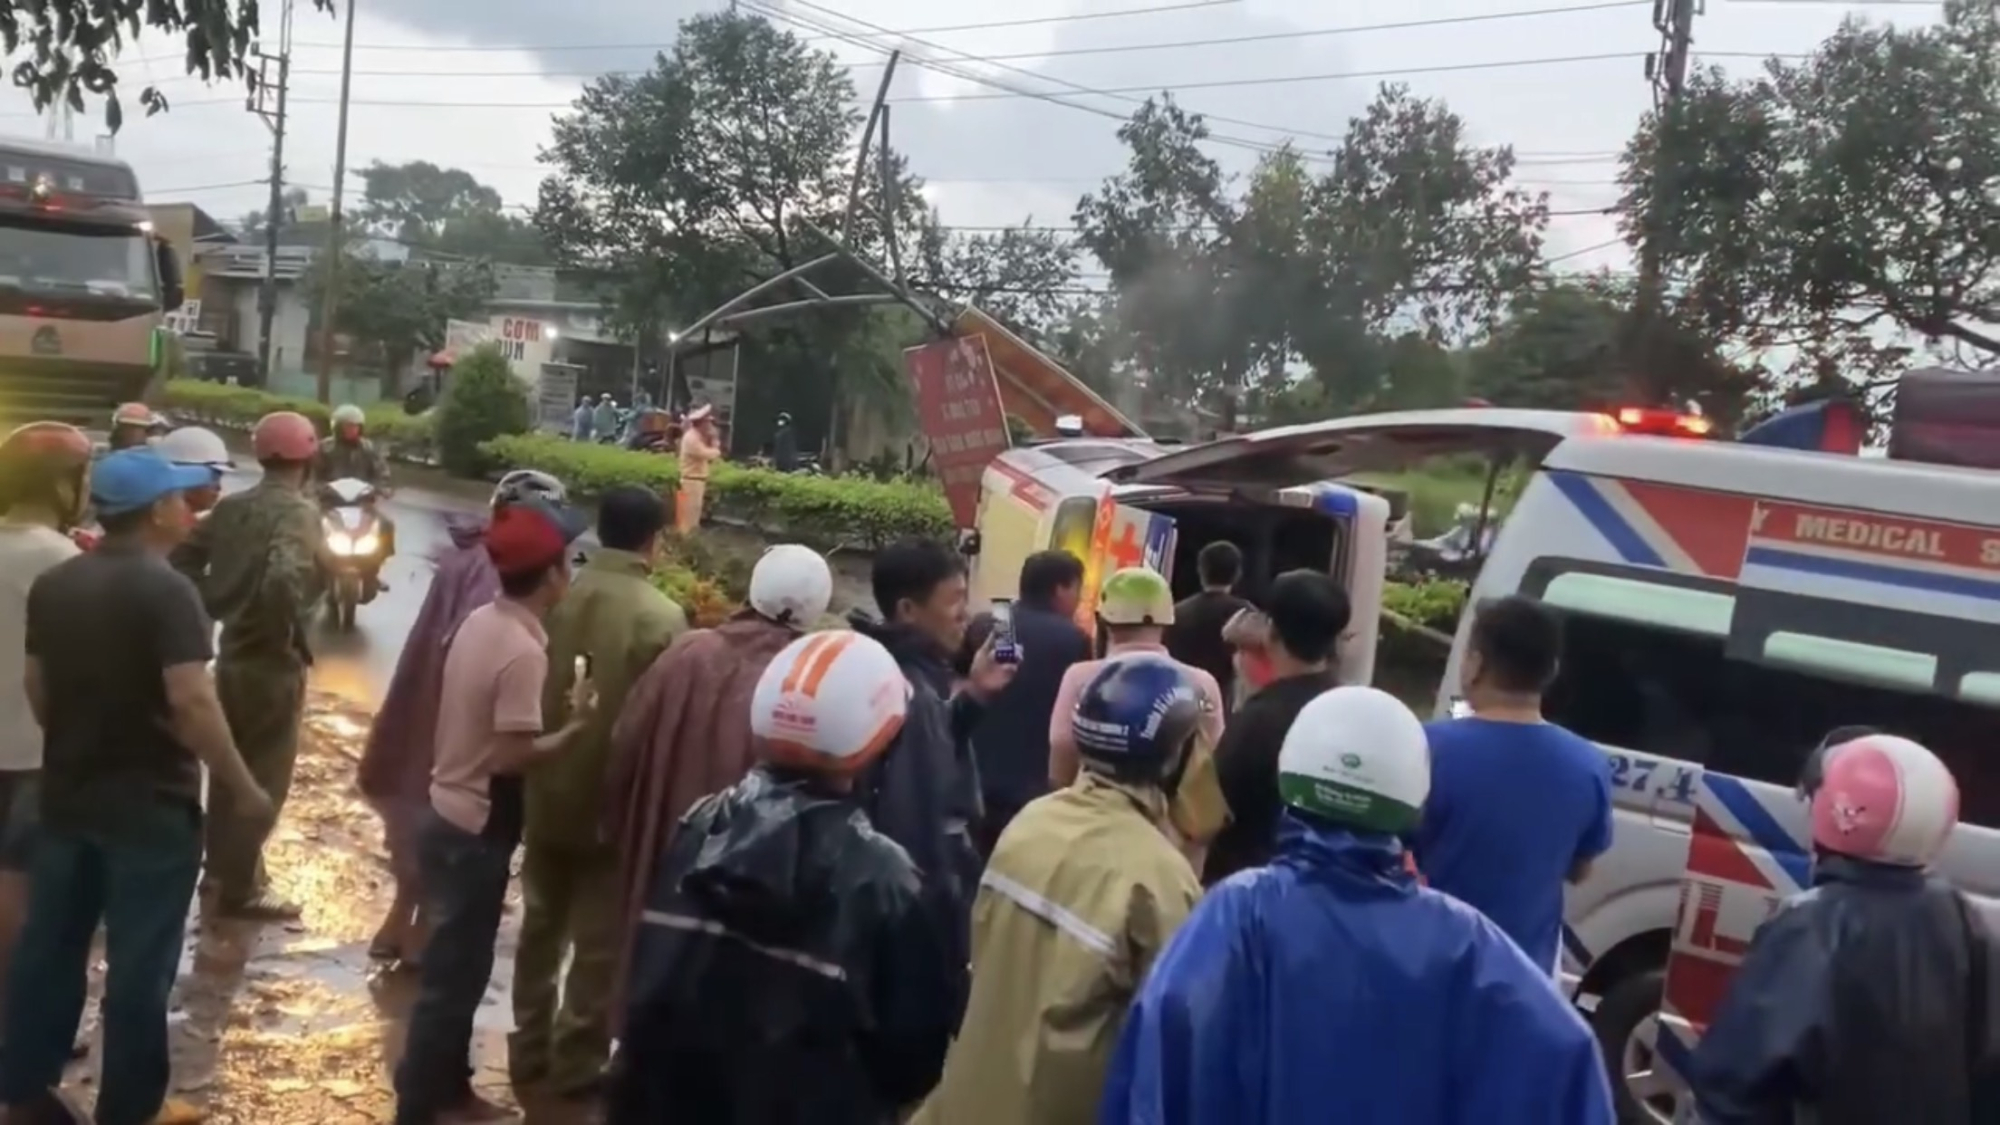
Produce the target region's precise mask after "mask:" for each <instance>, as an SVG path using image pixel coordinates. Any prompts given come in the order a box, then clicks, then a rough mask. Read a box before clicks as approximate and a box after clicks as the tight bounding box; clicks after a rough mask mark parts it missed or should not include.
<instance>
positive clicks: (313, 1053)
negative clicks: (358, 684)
mask: <svg viewBox="0 0 2000 1125" xmlns="http://www.w3.org/2000/svg"><path fill="white" fill-rule="evenodd" d="M366 723H367V715H366V714H365V713H364V712H360V711H358V710H356V709H355V708H353V707H352V706H351V705H347V704H344V703H341V704H335V703H330V702H329V701H328V700H327V699H326V698H325V697H318V698H316V699H315V702H314V705H313V708H312V710H311V712H310V713H309V715H308V718H307V724H306V739H305V745H304V748H303V750H302V752H301V754H300V758H299V764H298V769H297V772H296V775H295V778H294V781H293V786H292V794H291V799H290V800H289V801H288V802H287V805H286V808H285V816H284V819H283V821H282V822H281V823H280V824H279V826H278V830H277V832H275V833H274V834H273V836H272V841H271V844H270V846H269V848H268V849H267V850H266V853H265V854H266V861H267V865H268V867H269V868H270V872H271V878H272V881H273V883H274V884H275V888H276V890H277V891H278V893H279V894H281V895H282V896H284V897H286V898H289V899H291V900H293V901H295V902H298V903H300V904H301V905H302V906H303V907H304V913H303V916H302V917H301V918H300V919H299V920H298V921H296V922H292V923H276V922H273V923H255V922H241V921H234V920H222V919H214V918H209V917H206V916H204V915H203V914H202V913H201V912H200V911H199V909H198V908H197V910H196V912H195V913H194V915H193V917H192V918H191V919H190V925H189V933H188V940H187V943H186V945H185V947H184V948H183V951H182V956H181V976H180V980H179V982H178V984H177V985H176V987H175V991H174V1000H173V1014H172V1017H171V1020H170V1022H171V1029H172V1043H173V1052H174V1093H175V1096H178V1097H181V1098H185V1099H186V1100H188V1101H191V1102H194V1103H195V1104H197V1105H203V1106H206V1107H207V1108H208V1110H209V1117H208V1120H209V1121H210V1122H213V1123H216V1125H350V1123H351V1125H364V1123H365V1125H381V1123H383V1122H386V1121H388V1120H389V1119H390V1118H391V1116H392V1115H393V1110H394V1097H393V1095H392V1094H391V1092H390V1074H391V1072H392V1070H393V1067H394V1065H395V1059H396V1057H397V1055H398V1053H399V1052H400V1051H401V1049H402V1034H403V1021H404V1019H405V1018H406V1017H407V1015H408V1012H409V1008H410V1004H411V1002H412V1000H413V999H414V997H415V993H416V983H417V982H416V974H415V973H414V972H410V971H398V970H394V969H391V968H389V967H386V966H383V965H381V964H378V963H376V962H373V961H371V960H370V959H369V957H368V942H369V939H370V938H371V937H372V936H373V935H374V932H375V929H376V926H377V925H378V924H379V923H380V921H381V919H382V912H383V911H384V910H386V908H387V906H388V903H389V900H390V898H391V897H392V893H393V884H392V881H391V880H390V878H389V872H388V859H387V855H386V853H385V852H384V851H383V849H382V842H381V830H380V825H379V823H378V822H377V820H376V818H375V815H374V813H373V812H372V811H371V810H370V809H369V808H368V806H367V804H366V802H364V801H362V800H361V798H360V797H359V795H358V794H357V793H356V792H355V791H354V764H355V760H356V758H357V757H358V755H359V750H358V747H357V746H355V745H354V743H355V742H356V740H358V739H359V738H360V737H361V736H362V734H363V733H364V732H365V730H366ZM519 917H520V904H519V899H518V892H517V891H510V899H509V903H508V911H507V917H506V920H505V922H504V923H503V927H502V933H501V939H500V948H499V950H498V956H497V957H496V959H495V965H494V971H493V983H492V985H491V986H490V987H489V989H488V991H487V996H486V1002H485V1003H484V1004H483V1005H482V1006H481V1008H480V1011H479V1017H478V1021H477V1025H476V1031H475V1035H474V1062H475V1066H476V1068H477V1071H476V1074H475V1077H474V1082H475V1085H477V1086H478V1087H479V1088H480V1089H481V1091H482V1092H483V1093H485V1094H486V1095H487V1096H488V1097H491V1098H494V1099H495V1100H498V1101H503V1102H507V1101H510V1100H511V1094H510V1091H509V1090H508V1088H507V1076H506V1068H505V1060H506V1032H507V1030H508V1029H509V1028H511V1027H512V1025H513V1015H512V1001H511V997H510V995H509V989H508V985H509V984H510V982H511V981H512V979H513V972H514V960H513V955H514V942H515V935H516V932H517V930H518V925H519ZM91 977H92V981H91V993H92V996H93V998H94V997H95V996H97V995H98V994H99V993H100V991H101V986H102V982H103V962H102V956H101V954H100V956H99V958H98V959H97V960H96V961H95V962H94V963H93V966H92V972H91ZM96 1025H97V1015H96V1011H95V1004H94V1002H93V1005H92V1010H91V1011H90V1012H89V1013H87V1014H86V1016H85V1032H86V1037H87V1039H88V1040H89V1041H90V1042H91V1044H92V1050H91V1052H90V1055H89V1056H88V1057H86V1058H84V1059H82V1060H80V1061H79V1062H78V1063H76V1064H75V1065H74V1066H72V1068H71V1074H70V1078H71V1082H72V1084H73V1085H74V1086H76V1087H78V1088H79V1090H80V1092H84V1093H85V1096H86V1097H87V1096H88V1093H87V1092H88V1091H89V1090H90V1088H91V1087H93V1086H94V1085H95V1081H94V1077H95V1071H96V1066H97V1059H96V1054H97V1052H96V1049H95V1041H96V1038H97V1026H96ZM581 1120H587V1118H578V1117H577V1116H576V1115H575V1114H574V1112H572V1113H570V1114H554V1115H552V1114H550V1113H548V1112H546V1111H543V1110H541V1109H539V1108H537V1109H536V1110H535V1111H534V1112H531V1113H530V1115H529V1121H531V1122H534V1123H536V1125H540V1123H543V1122H547V1123H549V1125H558V1123H563V1125H567V1123H568V1122H570V1121H581Z"/></svg>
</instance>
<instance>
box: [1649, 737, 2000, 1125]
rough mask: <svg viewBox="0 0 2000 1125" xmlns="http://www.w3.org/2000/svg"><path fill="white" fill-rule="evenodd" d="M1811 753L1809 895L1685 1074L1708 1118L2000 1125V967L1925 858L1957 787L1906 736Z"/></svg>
mask: <svg viewBox="0 0 2000 1125" xmlns="http://www.w3.org/2000/svg"><path fill="white" fill-rule="evenodd" d="M1828 742H1830V743H1832V745H1830V746H1823V747H1822V748H1821V749H1820V750H1819V751H1817V752H1815V754H1814V755H1813V757H1812V759H1811V760H1810V761H1809V762H1808V765H1807V768H1806V772H1805V777H1804V778H1803V781H1802V784H1801V789H1802V790H1803V791H1805V795H1806V796H1807V797H1808V798H1809V799H1810V801H1811V806H1812V817H1811V820H1812V843H1813V854H1814V861H1813V873H1812V883H1813V885H1812V888H1811V889H1810V890H1807V891H1806V892H1804V893H1803V894H1800V895H1797V896H1794V897H1793V898H1792V899H1790V900H1789V901H1788V902H1786V903H1785V904H1784V905H1783V906H1781V907H1780V908H1779V910H1778V912H1777V913H1776V914H1775V915H1773V916H1772V917H1771V919H1770V920H1769V921H1767V922H1765V923H1764V925H1763V926H1762V927H1760V928H1759V929H1758V930H1757V934H1756V936H1755V937H1754V938H1753V939H1752V940H1751V942H1750V949H1749V952H1748V953H1747V954H1746V955H1745V956H1744V959H1743V964H1742V966H1741V967H1740V968H1738V969H1737V971H1736V976H1735V979H1734V980H1733V981H1732V982H1731V983H1730V986H1729V991H1728V993H1727V994H1726V995H1725V996H1724V997H1723V1000H1722V1004H1721V1006H1720V1007H1719V1008H1718V1009H1717V1012H1716V1015H1715V1018H1714V1020H1713V1021H1711V1022H1710V1024H1709V1026H1708V1029H1707V1031H1706V1033H1705V1034H1704V1035H1703V1036H1702V1040H1701V1043H1700V1045H1699V1046H1698V1047H1697V1048H1696V1049H1695V1052H1694V1057H1693V1061H1692V1063H1691V1065H1690V1066H1689V1068H1688V1069H1689V1071H1690V1073H1689V1074H1688V1076H1687V1078H1688V1084H1689V1086H1690V1087H1691V1088H1692V1090H1693V1093H1694V1099H1695V1104H1696V1108H1697V1111H1698V1113H1699V1115H1700V1120H1701V1121H1702V1122H1704V1123H1705V1125H1750V1123H1762V1122H1770V1121H1786V1122H1790V1121H1801V1122H1803V1121H1812V1122H1818V1123H1822V1125H1849V1123H1854V1125H1859V1123H1862V1122H1871V1123H1872V1122H1880V1121H1898V1122H1910V1123H1911V1125H1916V1123H1918V1122H1926V1123H1928V1122H1940V1123H1942V1122H1961V1121H1965V1122H1971V1121H1993V1120H2000V1117H1996V1116H1995V1114H1996V1111H2000V1103H1995V1102H1994V1101H1993V1095H1994V1093H1995V1090H1994V1088H1993V1081H1994V1077H1995V1069H1996V1064H2000V961H1997V960H1996V957H1995V953H1996V948H1995V941H1994V938H1993V936H1992V934H1991V933H1990V932H1989V931H1988V929H1987V926H1986V924H1985V923H1984V922H1983V921H1982V920H1981V918H1980V914H1979V911H1978V909H1977V908H1976V907H1974V906H1973V905H1972V904H1971V903H1970V902H1969V901H1968V900H1967V899H1966V896H1965V895H1964V894H1962V893H1960V892H1959V891H1957V890H1956V889H1954V888H1953V887H1952V886H1951V885H1950V884H1948V883H1946V882H1944V881H1943V880H1940V879H1935V878H1932V877H1931V876H1930V874H1929V872H1928V870H1927V869H1928V868H1929V867H1930V865H1931V863H1932V862H1933V861H1935V860H1936V859H1937V856H1938V853H1939V852H1940V851H1942V850H1943V848H1944V845H1945V842H1946V841H1947V840H1949V839H1950V838H1951V833H1952V830H1953V829H1954V828H1956V827H1957V825H1958V808H1959V803H1958V782H1957V781H1956V779H1954V778H1953V777H1952V774H1951V771H1950V770H1949V769H1948V768H1946V766H1945V764H1944V763H1943V762H1941V761H1939V760H1938V758H1937V756H1936V755H1935V754H1933V753H1931V752H1930V751H1929V750H1928V749H1926V748H1925V747H1923V746H1921V745H1919V744H1918V743H1915V742H1912V741H1910V740H1909V739H1906V738H1898V737H1896V736H1894V735H1888V734H1879V733H1873V732H1865V733H1860V734H1858V735H1856V734H1855V732H1853V731H1851V730H1842V731H1836V732H1835V733H1834V735H1832V736H1830V737H1829V739H1828Z"/></svg>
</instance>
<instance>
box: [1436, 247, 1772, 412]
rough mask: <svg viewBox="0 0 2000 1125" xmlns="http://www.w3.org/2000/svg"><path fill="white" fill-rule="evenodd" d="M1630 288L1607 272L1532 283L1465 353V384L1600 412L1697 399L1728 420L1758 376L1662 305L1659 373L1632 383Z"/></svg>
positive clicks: (1495, 395)
mask: <svg viewBox="0 0 2000 1125" xmlns="http://www.w3.org/2000/svg"><path fill="white" fill-rule="evenodd" d="M1635 322H1636V314H1635V300H1634V293H1633V292H1632V289H1631V287H1630V286H1629V285H1627V284H1625V283H1623V282H1619V281H1614V280H1612V279H1609V278H1604V277H1592V278H1584V279H1581V280H1577V281H1567V282H1562V283H1558V284H1552V285H1546V286H1534V287H1531V288H1528V289H1526V290H1524V291H1522V292H1521V293H1520V294H1519V295H1517V296H1516V297H1515V299H1514V302H1513V304H1512V306H1511V308H1510V310H1509V313H1508V316H1507V319H1506V321H1505V323H1503V324H1502V325H1501V326H1500V328H1499V329H1498V330H1497V331H1495V332H1494V333H1493V334H1492V336H1491V337H1489V338H1488V339H1487V340H1486V341H1485V343H1483V344H1482V345H1480V346H1479V347H1477V348H1475V349H1473V350H1472V352H1471V354H1470V355H1469V357H1468V367H1469V379H1468V387H1469V389H1470V390H1471V391H1472V393H1473V394H1475V395H1478V396H1479V397H1481V398H1485V399H1488V400H1490V401H1491V402H1493V403H1494V404H1495V405H1499V406H1519V407H1532V408H1537V409H1542V410H1601V409H1604V408H1606V407H1611V406H1616V405H1624V404H1630V403H1634V402H1644V403H1652V402H1668V403H1677V404H1678V403H1686V402H1690V401H1692V402H1696V403H1699V404H1700V405H1701V407H1702V409H1703V411H1704V412H1705V413H1707V414H1709V415H1711V416H1712V417H1715V418H1716V419H1718V420H1720V421H1723V422H1725V423H1727V422H1731V421H1734V420H1735V419H1737V418H1740V417H1741V416H1742V415H1743V413H1744V412H1745V410H1746V409H1748V407H1749V405H1750V402H1751V399H1752V397H1753V396H1754V395H1755V394H1756V393H1757V392H1758V390H1759V381H1758V378H1757V375H1756V373H1755V372H1753V371H1751V370H1749V369H1746V368H1743V367H1741V366H1739V365H1737V364H1734V363H1731V362H1729V361H1728V360H1727V359H1725V358H1723V357H1722V356H1721V355H1720V354H1719V352H1718V350H1717V349H1716V348H1715V347H1714V346H1713V344H1712V343H1710V342H1709V341H1708V340H1706V339H1705V338H1704V337H1703V336H1702V335H1701V333H1700V332H1699V331H1698V330H1696V329H1694V328H1691V327H1689V326H1686V325H1683V324H1680V323H1678V322H1677V321H1676V320H1675V319H1674V309H1673V307H1672V306H1668V307H1667V308H1666V309H1665V310H1663V312H1662V315H1661V317H1660V318H1659V320H1658V321H1657V322H1656V323H1655V325H1654V331H1653V332H1652V333H1651V334H1650V338H1649V342H1648V346H1649V347H1650V348H1651V349H1652V350H1653V351H1654V352H1655V361H1656V362H1655V364H1654V365H1653V366H1655V367H1656V368H1657V369H1658V371H1659V372H1660V374H1657V375H1654V376H1648V377H1646V378H1643V379H1638V380H1635V378H1634V373H1635V370H1636V366H1635V364H1634V363H1633V362H1632V361H1630V360H1629V359H1628V357H1629V356H1630V354H1631V352H1632V349H1633V347H1634V340H1635V338H1636V331H1637V329H1636V323H1635Z"/></svg>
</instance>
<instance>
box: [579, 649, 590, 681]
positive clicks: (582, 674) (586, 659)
mask: <svg viewBox="0 0 2000 1125" xmlns="http://www.w3.org/2000/svg"><path fill="white" fill-rule="evenodd" d="M590 673H591V665H590V654H589V653H587V652H586V653H584V654H582V655H580V656H578V657H577V658H576V678H577V679H578V680H587V679H589V678H590Z"/></svg>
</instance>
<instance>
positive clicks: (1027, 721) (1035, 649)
mask: <svg viewBox="0 0 2000 1125" xmlns="http://www.w3.org/2000/svg"><path fill="white" fill-rule="evenodd" d="M1020 591H1021V596H1020V599H1019V600H1018V601H1016V602H1015V603H1014V606H1013V614H1014V639H1015V642H1016V643H1017V644H1018V645H1019V646H1020V649H1021V663H1020V671H1019V672H1018V673H1017V674H1016V675H1015V677H1014V682H1013V683H1011V684H1008V685H1007V687H1006V688H1005V689H1004V690H1003V691H1001V692H1000V694H999V695H997V696H995V697H994V699H993V705H992V706H991V707H988V708H987V709H986V714H985V716H984V717H983V718H982V719H980V721H979V726H978V727H977V728H976V729H975V730H974V731H973V732H972V748H973V753H974V756H975V758H976V759H977V761H978V763H979V789H980V795H981V796H982V797H983V798H984V799H985V802H986V815H985V816H984V817H983V818H981V820H980V822H979V826H978V828H977V831H976V832H975V833H974V835H975V836H976V838H977V839H978V841H979V852H980V854H981V855H991V854H992V853H993V844H994V842H995V841H997V840H998V839H1000V833H1001V831H1002V830H1004V829H1005V828H1006V827H1007V822H1008V821H1011V820H1013V819H1014V814H1015V813H1017V812H1020V811H1021V808H1022V806H1024V805H1026V804H1027V803H1028V802H1029V801H1032V800H1034V799H1035V798H1037V797H1039V796H1041V795H1042V794H1044V793H1046V792H1048V788H1049V718H1050V713H1051V712H1053V711H1054V710H1055V706H1056V694H1057V692H1059V691H1061V690H1062V681H1063V673H1064V672H1067V671H1069V669H1070V666H1071V665H1072V664H1076V663H1078V662H1079V661H1084V660H1088V659H1090V637H1089V635H1088V634H1086V633H1085V632H1084V631H1083V630H1082V629H1080V628H1078V627H1077V624H1076V604H1077V600H1078V598H1079V597H1080V596H1081V595H1082V592H1083V562H1082V561H1081V560H1080V559H1078V558H1077V557H1076V556H1075V555H1072V554H1070V553H1069V552H1068V551H1041V552H1037V553H1036V554H1033V555H1030V556H1028V561H1027V562H1025V563H1022V564H1021V582H1020ZM982 647H983V646H982Z"/></svg>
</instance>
